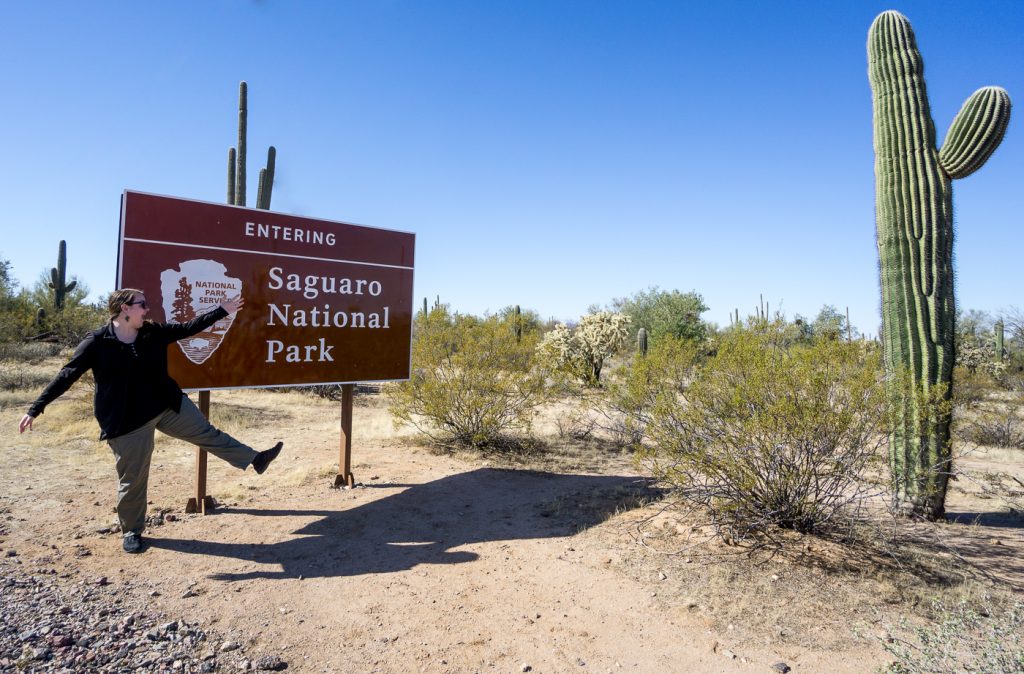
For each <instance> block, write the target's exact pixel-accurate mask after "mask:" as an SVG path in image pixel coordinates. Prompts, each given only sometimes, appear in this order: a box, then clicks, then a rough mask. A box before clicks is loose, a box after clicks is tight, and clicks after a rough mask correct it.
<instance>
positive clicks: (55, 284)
mask: <svg viewBox="0 0 1024 674" xmlns="http://www.w3.org/2000/svg"><path fill="white" fill-rule="evenodd" d="M67 271H68V245H67V243H66V242H64V241H61V242H60V246H58V248H57V266H56V267H51V268H50V288H51V289H52V290H53V306H54V308H55V309H57V311H60V310H61V309H63V308H64V299H65V298H66V297H67V294H68V293H69V292H71V291H72V290H74V289H75V286H77V285H78V282H77V281H72V282H71V283H67V282H66V280H67Z"/></svg>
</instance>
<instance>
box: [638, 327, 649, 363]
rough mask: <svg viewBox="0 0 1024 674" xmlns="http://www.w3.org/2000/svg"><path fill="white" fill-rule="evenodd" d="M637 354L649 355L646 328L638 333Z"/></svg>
mask: <svg viewBox="0 0 1024 674" xmlns="http://www.w3.org/2000/svg"><path fill="white" fill-rule="evenodd" d="M636 352H637V353H638V354H639V355H640V356H646V355H647V330H646V329H645V328H640V329H639V330H637V331H636Z"/></svg>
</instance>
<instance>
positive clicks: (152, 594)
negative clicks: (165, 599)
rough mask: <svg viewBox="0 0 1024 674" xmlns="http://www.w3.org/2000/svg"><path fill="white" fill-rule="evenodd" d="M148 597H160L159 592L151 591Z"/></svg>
mask: <svg viewBox="0 0 1024 674" xmlns="http://www.w3.org/2000/svg"><path fill="white" fill-rule="evenodd" d="M149 596H150V597H159V596H160V590H153V591H152V592H150V593H149Z"/></svg>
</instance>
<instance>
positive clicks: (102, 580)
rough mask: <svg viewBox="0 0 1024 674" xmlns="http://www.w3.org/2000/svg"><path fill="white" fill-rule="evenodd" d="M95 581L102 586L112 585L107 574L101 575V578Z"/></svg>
mask: <svg viewBox="0 0 1024 674" xmlns="http://www.w3.org/2000/svg"><path fill="white" fill-rule="evenodd" d="M95 583H96V585H99V586H100V587H103V586H104V585H110V581H109V580H107V577H106V576H100V577H99V578H97V579H96V581H95Z"/></svg>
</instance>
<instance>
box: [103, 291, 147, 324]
mask: <svg viewBox="0 0 1024 674" xmlns="http://www.w3.org/2000/svg"><path fill="white" fill-rule="evenodd" d="M145 294H146V293H144V292H142V291H141V290H139V289H138V288H121V289H120V290H115V291H114V292H112V293H110V299H109V300H107V311H108V312H109V313H110V317H111V318H117V317H118V315H119V314H120V313H121V309H122V308H123V307H124V305H126V304H128V303H129V302H134V301H135V296H136V295H145Z"/></svg>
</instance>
